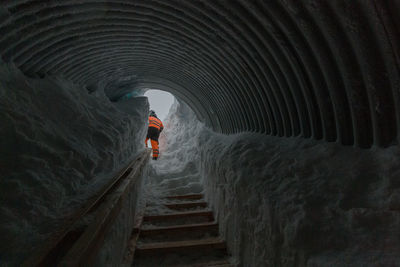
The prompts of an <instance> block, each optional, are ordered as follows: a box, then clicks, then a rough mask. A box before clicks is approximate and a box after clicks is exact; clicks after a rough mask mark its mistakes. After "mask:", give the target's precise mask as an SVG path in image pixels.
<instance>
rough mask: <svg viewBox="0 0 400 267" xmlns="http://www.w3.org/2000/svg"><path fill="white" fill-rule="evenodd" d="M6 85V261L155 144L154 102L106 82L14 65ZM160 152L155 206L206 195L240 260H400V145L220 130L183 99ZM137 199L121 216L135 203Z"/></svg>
mask: <svg viewBox="0 0 400 267" xmlns="http://www.w3.org/2000/svg"><path fill="white" fill-rule="evenodd" d="M0 82H1V84H0V110H1V113H0V123H1V128H0V133H1V137H2V138H1V141H0V144H1V145H0V148H1V153H0V163H1V175H2V177H1V179H0V198H1V203H2V206H1V210H0V218H1V219H0V234H1V236H2V240H3V242H2V243H1V244H0V260H1V264H2V265H5V266H7V264H9V265H11V266H12V265H17V264H18V263H19V262H20V261H21V260H22V259H24V258H25V257H26V256H27V255H29V253H31V251H32V248H34V247H35V246H36V245H37V244H38V243H39V242H40V241H42V240H44V239H45V238H46V237H47V236H48V235H49V233H50V232H51V231H49V229H54V227H55V226H57V225H58V224H59V223H60V220H61V218H63V217H64V216H66V215H67V214H68V213H69V212H70V211H71V210H73V209H74V207H77V206H79V205H80V204H81V203H82V202H83V201H84V200H85V199H87V198H88V197H89V196H90V195H91V194H93V192H96V190H97V189H98V188H99V187H100V186H101V185H102V184H104V183H105V182H106V181H107V179H109V178H111V177H112V174H114V173H115V172H116V171H117V170H119V169H120V168H121V167H122V166H124V165H125V164H126V163H127V162H128V161H129V160H130V159H132V158H133V157H135V155H136V154H137V153H138V152H139V151H141V150H142V149H144V142H143V141H144V137H145V134H146V132H145V129H146V127H145V125H146V121H147V115H146V114H147V111H148V103H147V99H146V98H141V97H138V98H125V99H122V101H121V102H118V103H111V102H110V101H109V100H108V98H107V97H105V95H104V93H103V92H102V90H101V88H99V89H98V90H97V91H96V92H95V93H93V94H89V93H88V91H87V90H86V89H85V88H81V87H79V86H77V85H74V84H71V83H69V82H67V81H65V80H63V79H62V78H57V77H48V78H45V79H29V78H27V77H25V76H24V75H23V74H22V73H20V72H19V71H17V70H16V69H15V67H13V66H10V65H5V64H1V66H0ZM160 153H161V155H160V158H159V160H158V161H152V162H151V163H150V165H149V176H148V177H147V180H146V188H145V189H144V190H145V192H144V193H145V195H146V200H147V202H148V205H149V207H148V210H149V212H150V213H151V212H154V213H160V212H164V211H163V208H162V207H161V205H160V203H161V202H160V198H161V196H165V195H176V194H189V193H199V192H203V191H204V193H205V195H206V197H207V200H208V201H209V203H210V204H211V205H212V207H213V209H214V212H215V214H216V215H217V216H216V217H217V219H218V221H219V224H220V232H221V234H222V235H223V237H224V238H225V239H226V241H227V243H228V247H229V249H230V252H231V253H232V255H233V256H234V257H235V260H236V264H237V265H238V266H399V265H398V262H400V257H399V253H398V251H400V238H399V237H400V230H399V229H400V212H399V211H400V180H399V177H400V167H399V164H398V159H399V156H400V150H399V147H398V146H392V147H390V148H387V149H379V148H372V149H369V150H362V149H358V148H353V147H344V146H341V145H339V144H336V143H325V142H319V141H314V140H310V139H304V138H301V137H293V138H278V137H271V136H265V135H261V134H256V133H241V134H235V135H229V136H227V135H222V134H217V133H215V132H213V131H212V130H211V129H208V128H207V127H205V126H204V124H203V123H201V122H199V121H198V120H197V119H196V116H195V115H194V113H193V112H192V111H191V110H190V108H189V107H188V106H186V105H185V104H184V103H182V102H178V101H177V102H175V104H174V105H173V107H172V108H171V112H170V114H169V117H168V118H167V119H166V121H165V130H164V132H163V133H162V134H161V136H160ZM131 197H132V199H130V200H129V201H128V202H127V204H126V205H127V207H126V209H124V210H123V214H122V215H121V216H122V217H129V216H127V214H126V213H127V212H129V210H130V211H131V213H132V212H133V211H132V210H135V209H136V208H135V205H136V202H137V201H136V200H135V197H136V198H137V197H138V196H137V194H136V193H132V195H131ZM131 215H132V214H131ZM132 220H133V217H132V216H131V217H129V219H127V220H125V221H118V222H117V225H120V226H121V227H120V228H121V229H122V228H123V229H122V230H121V229H120V230H118V229H117V230H118V231H117V230H116V231H114V232H113V234H115V236H118V238H113V237H112V236H111V237H109V238H108V242H106V245H105V248H104V250H103V251H102V253H101V255H100V256H101V257H100V258H102V260H101V259H99V264H100V265H102V264H108V265H115V261H117V260H118V259H111V258H112V257H113V255H112V251H113V248H112V245H110V244H112V243H113V242H116V241H115V239H120V238H122V236H125V237H124V238H125V239H126V233H127V232H128V230H129V224H130V223H132ZM114 230H115V229H114ZM116 247H118V246H116ZM118 249H119V251H121V248H120V247H118ZM119 254H121V255H119V256H118V257H119V258H120V257H121V256H122V253H119Z"/></svg>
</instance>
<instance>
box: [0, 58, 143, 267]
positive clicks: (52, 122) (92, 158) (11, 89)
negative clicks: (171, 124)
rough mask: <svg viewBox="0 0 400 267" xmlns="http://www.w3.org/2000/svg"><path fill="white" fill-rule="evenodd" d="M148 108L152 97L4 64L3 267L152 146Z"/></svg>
mask: <svg viewBox="0 0 400 267" xmlns="http://www.w3.org/2000/svg"><path fill="white" fill-rule="evenodd" d="M147 113H148V102H147V98H145V97H141V98H130V99H127V100H125V101H123V102H119V103H111V102H110V101H109V99H108V98H107V97H106V96H105V95H104V93H103V91H102V90H101V88H100V90H98V91H97V93H96V94H89V93H88V91H87V90H86V89H85V88H81V87H79V86H77V85H74V84H72V83H70V82H68V81H66V80H64V79H62V78H59V77H48V78H45V79H30V78H27V77H25V76H24V75H23V74H22V73H21V72H19V71H18V70H17V69H16V68H15V67H14V66H12V65H5V64H3V63H2V62H0V125H1V126H0V136H1V138H0V168H1V172H0V175H1V179H0V203H1V207H0V236H1V237H2V242H0V265H1V266H16V265H18V264H19V263H20V262H21V261H22V260H24V259H25V258H26V257H27V256H28V255H30V253H32V250H33V249H34V248H35V247H37V246H38V245H40V242H41V241H43V240H45V239H46V238H47V237H48V236H49V234H50V233H51V231H54V230H55V229H56V228H57V227H58V226H60V225H61V224H62V218H64V217H66V216H68V215H69V214H70V213H71V212H72V211H73V210H74V209H75V208H76V207H78V206H80V205H81V204H82V203H83V202H84V201H85V200H86V199H87V198H89V197H90V196H92V195H93V194H94V193H96V192H97V191H98V189H99V188H100V187H101V186H102V185H104V184H105V183H106V182H107V181H108V180H109V179H110V178H112V177H113V175H114V174H116V172H117V171H119V170H120V169H121V168H122V167H124V166H125V165H126V164H127V163H128V162H129V161H130V160H131V159H133V158H134V157H135V156H136V155H137V154H138V153H139V152H140V151H142V150H143V149H144V144H143V140H144V138H145V134H146V123H147ZM130 198H131V199H132V203H135V199H134V196H130ZM131 205H133V204H131ZM127 208H129V205H127ZM130 220H131V219H130ZM128 230H131V229H126V231H128ZM125 235H126V236H128V234H125ZM103 254H104V253H103Z"/></svg>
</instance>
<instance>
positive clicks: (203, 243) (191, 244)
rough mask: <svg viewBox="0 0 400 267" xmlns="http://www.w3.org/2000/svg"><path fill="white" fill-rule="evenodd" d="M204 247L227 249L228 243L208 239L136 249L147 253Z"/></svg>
mask: <svg viewBox="0 0 400 267" xmlns="http://www.w3.org/2000/svg"><path fill="white" fill-rule="evenodd" d="M202 246H207V247H208V248H226V243H225V241H223V240H222V239H220V238H208V239H199V240H186V241H174V242H156V243H148V244H140V245H137V248H136V249H137V250H138V251H146V250H163V249H185V248H192V247H202ZM210 246H211V247H210Z"/></svg>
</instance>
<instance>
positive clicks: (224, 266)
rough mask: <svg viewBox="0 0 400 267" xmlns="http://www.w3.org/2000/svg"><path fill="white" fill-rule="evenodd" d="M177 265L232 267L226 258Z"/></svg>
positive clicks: (187, 266) (183, 266) (182, 266)
mask: <svg viewBox="0 0 400 267" xmlns="http://www.w3.org/2000/svg"><path fill="white" fill-rule="evenodd" d="M177 267H234V266H233V265H232V264H231V263H230V262H229V261H228V260H220V261H212V262H206V263H193V264H189V265H179V266H177Z"/></svg>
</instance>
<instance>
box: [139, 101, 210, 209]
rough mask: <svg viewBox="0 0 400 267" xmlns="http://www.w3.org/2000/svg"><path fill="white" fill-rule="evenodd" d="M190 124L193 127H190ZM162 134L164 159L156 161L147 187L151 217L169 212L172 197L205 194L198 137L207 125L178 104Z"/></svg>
mask: <svg viewBox="0 0 400 267" xmlns="http://www.w3.org/2000/svg"><path fill="white" fill-rule="evenodd" d="M187 121H190V122H191V123H187ZM164 125H165V128H164V131H163V132H161V135H160V138H159V141H160V157H159V159H158V160H157V161H152V162H151V165H150V170H149V177H148V179H147V184H146V195H147V198H148V199H147V205H148V207H147V210H146V211H147V213H149V214H153V213H154V214H159V213H165V212H169V210H168V209H166V208H163V206H162V205H161V204H162V203H165V200H164V199H162V198H163V197H165V196H168V195H185V194H194V193H201V192H202V191H203V186H202V182H201V179H200V172H199V168H198V166H199V165H200V162H199V155H198V154H197V153H196V152H197V146H198V144H197V143H196V138H194V136H192V135H191V134H193V133H194V134H197V133H199V132H200V131H201V129H203V128H204V124H203V123H201V122H199V121H198V120H197V119H196V116H195V115H194V113H193V112H192V111H191V109H190V108H189V107H188V106H187V105H185V104H183V103H182V104H180V103H179V102H178V101H177V100H175V102H174V104H173V105H172V107H171V109H170V112H169V115H168V117H167V118H166V120H165V121H164Z"/></svg>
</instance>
